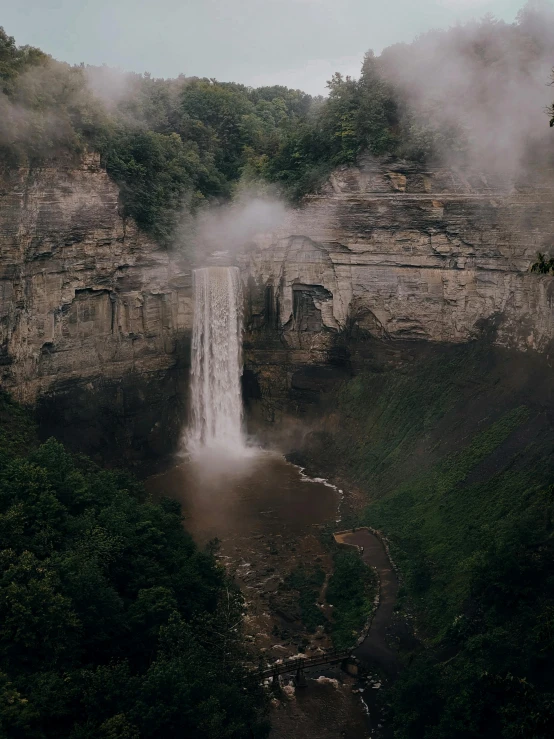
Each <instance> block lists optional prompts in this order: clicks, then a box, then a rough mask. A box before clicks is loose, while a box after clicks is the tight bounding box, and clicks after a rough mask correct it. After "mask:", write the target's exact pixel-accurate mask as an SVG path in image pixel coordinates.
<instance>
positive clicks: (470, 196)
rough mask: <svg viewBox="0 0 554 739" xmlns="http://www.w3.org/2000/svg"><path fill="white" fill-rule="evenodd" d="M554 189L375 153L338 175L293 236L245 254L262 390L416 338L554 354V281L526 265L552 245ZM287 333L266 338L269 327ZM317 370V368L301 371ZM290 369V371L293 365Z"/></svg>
mask: <svg viewBox="0 0 554 739" xmlns="http://www.w3.org/2000/svg"><path fill="white" fill-rule="evenodd" d="M553 224H554V188H552V187H547V186H544V187H542V186H537V184H536V183H535V184H534V185H533V186H532V187H531V186H527V185H524V184H522V185H519V186H513V185H506V184H504V183H502V182H493V181H490V180H487V179H486V178H485V177H474V178H471V179H468V178H467V177H464V176H463V175H462V174H461V173H456V172H453V171H451V170H445V169H440V168H436V169H430V170H425V171H423V170H422V169H421V168H420V167H417V166H415V165H410V164H407V163H402V162H397V163H395V164H393V165H391V164H389V165H387V164H386V163H376V162H375V161H366V162H365V163H363V164H362V165H361V166H360V167H359V168H350V169H344V170H343V171H338V172H336V173H335V174H334V175H333V176H332V177H331V179H330V182H329V184H328V185H327V187H326V189H325V190H324V192H323V193H322V194H321V195H318V196H312V197H310V198H308V200H307V203H306V205H305V207H304V208H303V209H302V210H300V211H297V212H296V213H295V214H293V216H292V217H291V219H290V221H289V223H287V224H286V227H285V228H284V229H283V230H282V232H280V233H278V234H274V235H272V236H267V237H265V238H264V239H258V241H257V243H256V244H254V245H252V246H251V248H250V250H249V252H248V253H247V254H245V255H243V257H242V267H243V269H244V272H245V275H246V277H245V279H248V280H249V281H250V286H251V287H250V293H251V306H250V321H249V327H248V328H249V332H248V334H247V340H248V343H247V354H246V357H247V368H248V369H249V370H250V371H252V372H253V373H254V374H255V375H256V377H257V379H258V383H259V384H260V386H261V387H262V392H263V393H266V394H267V393H270V394H271V391H272V390H273V395H274V396H283V394H284V393H286V391H287V389H286V386H287V383H288V386H289V388H292V390H293V392H294V389H295V387H297V388H298V389H299V390H301V389H302V388H303V387H309V386H310V383H311V382H312V380H310V377H309V376H308V375H310V373H311V377H312V379H313V381H314V382H315V386H314V387H315V389H316V390H317V389H318V387H319V388H320V386H321V383H323V385H325V382H326V381H327V380H326V378H329V377H330V375H329V370H327V375H326V374H325V372H322V371H319V372H317V371H316V369H315V367H316V366H317V365H320V366H321V367H323V366H324V365H327V366H328V367H329V366H331V367H335V368H338V367H341V366H342V367H343V368H344V367H345V364H348V363H349V362H350V363H352V362H354V364H355V363H356V362H357V361H368V360H369V361H373V360H375V358H376V355H375V351H374V350H369V355H368V351H367V350H366V352H365V354H366V356H365V357H363V356H361V354H363V353H364V352H363V350H362V344H363V342H364V340H369V341H370V342H371V341H373V342H374V343H375V341H378V342H379V344H380V345H381V349H380V351H379V353H380V358H379V361H381V360H382V359H383V350H384V351H385V354H387V353H388V355H389V358H390V357H394V355H398V352H399V351H401V347H403V346H404V347H405V346H407V344H408V343H413V342H414V341H415V340H419V341H425V342H443V343H444V342H449V343H451V342H454V343H460V342H465V341H468V340H470V339H471V338H473V337H475V336H477V335H479V334H482V333H483V331H484V330H486V329H490V330H491V331H493V333H494V341H495V343H496V344H498V345H500V346H503V347H508V348H512V349H517V350H520V351H521V350H523V351H525V350H535V351H538V352H541V353H545V354H548V353H549V352H550V351H551V348H552V340H553V339H554V320H553V319H554V315H553V298H554V278H552V277H550V276H539V275H535V274H530V273H529V272H528V269H529V266H530V264H531V263H532V262H534V261H535V260H536V255H537V252H538V251H546V252H551V251H552V247H551V244H552V240H553V236H554V234H553V231H554V225H553ZM270 327H271V328H272V329H274V331H273V334H274V335H275V333H276V334H278V336H279V341H278V342H276V341H275V340H273V341H270V340H267V339H266V341H265V343H264V340H263V336H266V337H267V336H268V335H269V334H268V328H270ZM305 365H312V368H311V370H309V372H308V374H307V373H306V370H305V369H303V367H304V366H305ZM285 366H286V367H287V373H288V375H287V376H284V372H285V370H284V367H285Z"/></svg>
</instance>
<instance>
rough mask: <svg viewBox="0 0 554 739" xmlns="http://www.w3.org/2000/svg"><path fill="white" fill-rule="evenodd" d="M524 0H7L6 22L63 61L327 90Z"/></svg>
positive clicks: (505, 14) (2, 13)
mask: <svg viewBox="0 0 554 739" xmlns="http://www.w3.org/2000/svg"><path fill="white" fill-rule="evenodd" d="M523 4H524V0H0V25H3V26H4V28H5V30H6V31H7V32H8V33H9V34H10V35H11V36H15V38H16V40H17V42H18V43H19V44H32V45H33V46H39V47H40V48H41V49H43V50H44V51H45V52H47V53H49V54H51V55H52V56H54V57H56V58H57V59H60V60H63V61H67V62H71V63H79V62H85V63H86V64H103V63H105V64H108V65H110V66H116V67H121V68H123V69H127V70H133V71H136V72H150V73H151V74H152V75H153V76H156V77H175V76H177V75H178V74H180V73H181V72H182V73H184V74H187V75H198V76H202V77H216V78H217V79H219V80H233V81H236V82H242V83H244V84H248V85H253V86H258V85H272V84H284V85H287V86H289V87H294V88H296V87H299V88H301V89H303V90H306V91H307V92H310V93H312V94H318V93H324V92H325V82H326V80H327V79H329V77H330V76H331V74H332V73H333V72H335V71H340V72H342V73H344V74H352V75H357V74H358V71H359V67H360V63H361V59H362V56H363V54H364V52H365V51H367V49H373V50H374V51H375V52H376V53H379V52H380V51H381V50H382V49H383V48H384V47H385V46H389V45H390V44H392V43H395V42H398V41H411V40H412V39H413V38H414V36H416V35H417V34H419V33H421V32H422V31H426V30H428V29H430V28H439V27H446V26H449V25H452V24H453V23H455V22H456V21H457V20H461V21H464V20H468V19H469V18H472V17H477V18H479V17H481V16H483V15H484V14H485V13H487V12H491V13H493V14H494V15H496V16H497V17H499V18H503V19H505V20H507V21H513V20H514V18H515V16H516V13H517V11H518V9H519V8H520V7H521V6H522V5H523Z"/></svg>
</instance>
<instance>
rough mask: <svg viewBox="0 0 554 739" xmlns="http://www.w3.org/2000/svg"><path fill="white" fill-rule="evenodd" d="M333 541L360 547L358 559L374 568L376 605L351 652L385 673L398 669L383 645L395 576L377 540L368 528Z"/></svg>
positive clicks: (395, 592) (395, 590) (393, 655)
mask: <svg viewBox="0 0 554 739" xmlns="http://www.w3.org/2000/svg"><path fill="white" fill-rule="evenodd" d="M335 541H336V542H337V544H346V545H349V546H355V547H363V553H362V559H363V561H364V562H365V563H366V564H368V565H369V566H370V567H373V568H374V569H375V570H376V571H377V575H378V577H379V605H378V606H377V610H376V611H375V615H374V616H373V620H372V622H371V627H370V629H369V632H368V634H367V636H366V638H365V639H364V641H363V642H362V644H361V645H360V646H359V647H357V648H356V649H355V650H354V651H353V654H354V656H356V657H358V658H359V659H360V660H362V661H363V662H365V663H367V664H376V665H378V666H379V667H381V668H382V669H383V670H384V671H385V672H386V673H387V675H389V676H391V677H392V676H394V675H396V673H397V672H398V657H397V655H396V652H395V651H393V650H392V649H391V648H390V647H389V646H388V644H387V630H388V628H389V626H390V625H391V621H392V617H393V614H394V606H395V604H396V599H397V597H398V588H399V583H398V578H397V576H396V573H395V571H394V569H393V567H392V564H391V561H390V559H389V556H388V554H387V552H386V550H385V547H384V545H383V542H382V541H381V539H380V538H379V537H378V536H376V535H375V534H373V533H372V532H371V531H370V530H369V529H365V528H363V529H357V530H356V531H354V532H340V533H337V534H335Z"/></svg>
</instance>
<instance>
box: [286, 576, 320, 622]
mask: <svg viewBox="0 0 554 739" xmlns="http://www.w3.org/2000/svg"><path fill="white" fill-rule="evenodd" d="M324 582H325V572H324V571H323V570H322V569H321V567H315V568H314V569H313V570H306V569H305V568H304V567H302V566H301V565H299V566H298V567H296V569H294V570H293V571H292V572H291V573H290V574H289V575H288V576H287V577H286V578H285V580H284V588H285V589H291V590H296V591H297V593H298V604H299V605H300V614H301V619H302V623H303V624H304V626H305V627H306V628H307V630H308V631H311V632H313V631H315V630H316V629H317V627H318V626H325V624H326V623H327V619H326V618H325V616H324V614H323V613H322V612H321V610H320V609H319V608H318V607H317V605H316V601H317V600H318V598H319V593H320V590H321V587H322V585H323V583H324Z"/></svg>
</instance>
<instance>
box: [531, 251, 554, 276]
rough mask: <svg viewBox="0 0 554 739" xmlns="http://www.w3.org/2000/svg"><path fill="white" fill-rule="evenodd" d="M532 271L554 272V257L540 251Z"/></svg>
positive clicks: (547, 273) (541, 272)
mask: <svg viewBox="0 0 554 739" xmlns="http://www.w3.org/2000/svg"><path fill="white" fill-rule="evenodd" d="M530 271H531V272H534V273H536V274H539V275H552V274H554V257H550V258H548V257H545V255H544V254H541V253H540V252H539V253H538V254H537V261H536V262H534V263H533V264H532V265H531V269H530Z"/></svg>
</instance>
